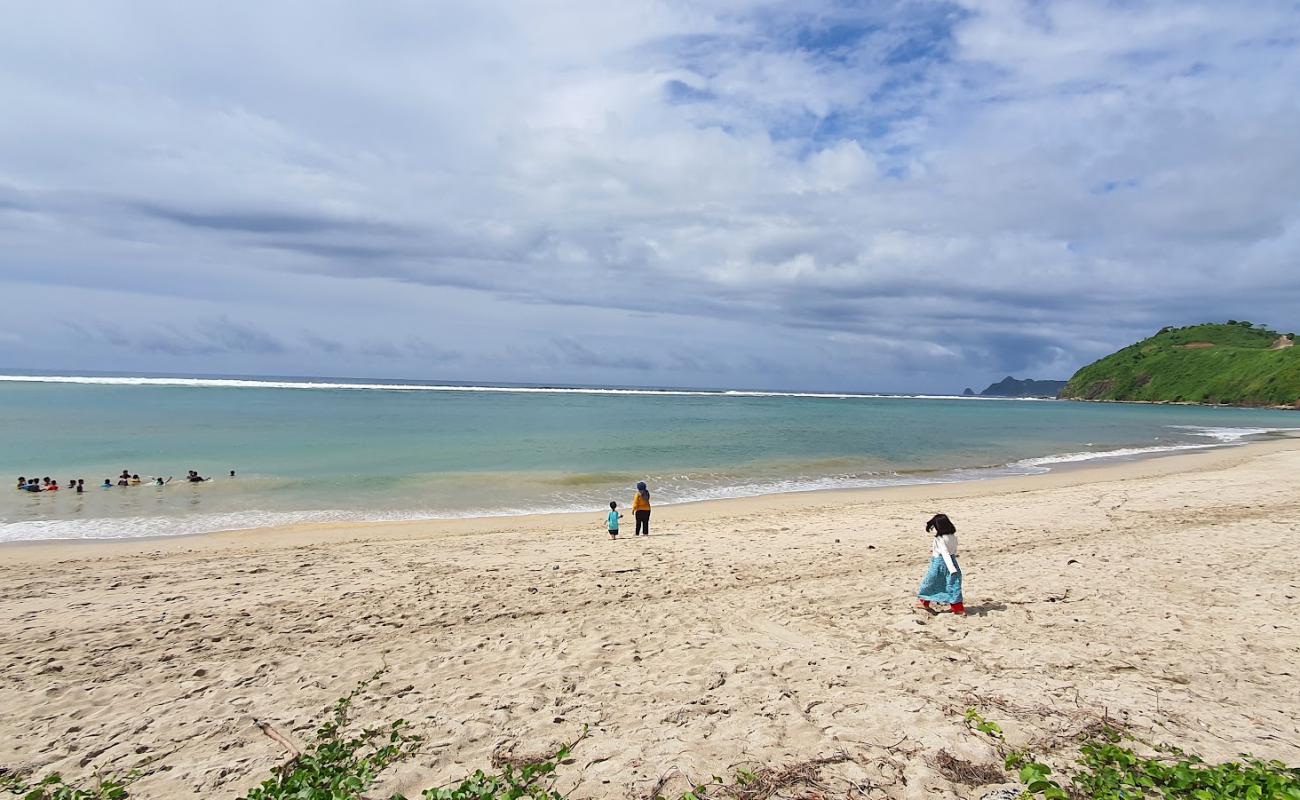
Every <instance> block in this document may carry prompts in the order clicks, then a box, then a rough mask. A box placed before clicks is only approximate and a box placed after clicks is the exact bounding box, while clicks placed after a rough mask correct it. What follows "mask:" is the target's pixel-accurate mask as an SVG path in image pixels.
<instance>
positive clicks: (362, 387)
mask: <svg viewBox="0 0 1300 800" xmlns="http://www.w3.org/2000/svg"><path fill="white" fill-rule="evenodd" d="M0 382H9V383H65V384H85V385H91V386H170V387H182V388H199V387H204V388H227V389H308V390H310V389H315V390H318V391H321V390H335V389H346V390H356V391H392V392H498V393H504V394H589V395H636V396H642V397H809V398H824V399H835V400H850V399H865V400H891V399H892V400H993V401H998V400H1000V401H1006V400H1015V401H1044V402H1047V401H1046V400H1045V399H1044V398H1040V397H979V396H974V397H972V396H963V395H946V394H865V393H863V394H857V393H849V392H760V391H750V390H744V389H732V390H720V391H713V392H710V391H703V390H692V389H600V388H582V387H566V386H554V387H552V386H449V385H446V384H434V385H429V384H420V383H334V382H325V381H273V380H266V381H262V380H246V379H241V378H133V377H86V376H79V375H0Z"/></svg>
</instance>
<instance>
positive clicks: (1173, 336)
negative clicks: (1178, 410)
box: [1060, 320, 1300, 408]
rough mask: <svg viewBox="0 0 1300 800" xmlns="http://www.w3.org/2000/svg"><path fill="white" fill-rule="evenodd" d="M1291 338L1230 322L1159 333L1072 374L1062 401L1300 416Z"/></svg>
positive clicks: (1298, 362) (1297, 363)
mask: <svg viewBox="0 0 1300 800" xmlns="http://www.w3.org/2000/svg"><path fill="white" fill-rule="evenodd" d="M1294 344H1295V334H1292V333H1278V332H1277V331H1273V330H1269V329H1268V328H1267V327H1265V326H1263V325H1252V324H1251V323H1250V322H1244V321H1238V320H1229V321H1228V322H1227V323H1224V324H1217V323H1210V324H1205V325H1190V326H1187V327H1184V328H1174V327H1166V328H1162V329H1161V330H1160V331H1159V332H1157V333H1156V334H1155V335H1154V336H1151V337H1149V338H1147V339H1143V340H1142V341H1140V342H1137V343H1136V344H1131V345H1129V346H1128V347H1125V348H1124V349H1122V350H1120V351H1118V352H1116V353H1112V354H1111V355H1108V356H1106V357H1105V358H1103V359H1101V360H1099V361H1096V362H1094V363H1092V364H1089V365H1088V366H1086V367H1084V368H1083V369H1081V370H1079V371H1078V372H1076V373H1075V374H1074V377H1073V378H1071V379H1070V381H1069V383H1067V384H1066V386H1065V388H1064V389H1063V390H1061V395H1060V396H1061V397H1062V398H1065V399H1072V400H1126V401H1141V402H1151V403H1210V404H1215V405H1239V406H1285V407H1289V408H1300V348H1296V347H1294V346H1293V345H1294Z"/></svg>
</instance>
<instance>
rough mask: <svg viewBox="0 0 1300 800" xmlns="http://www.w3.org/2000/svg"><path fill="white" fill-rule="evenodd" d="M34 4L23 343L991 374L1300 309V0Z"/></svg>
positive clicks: (893, 380)
mask: <svg viewBox="0 0 1300 800" xmlns="http://www.w3.org/2000/svg"><path fill="white" fill-rule="evenodd" d="M10 18H11V19H10V22H11V23H12V24H9V25H6V26H5V27H4V28H3V29H0V103H3V106H4V108H5V123H4V124H0V310H3V312H4V314H5V317H6V327H7V328H8V329H12V330H18V331H21V332H23V341H24V342H25V343H28V342H33V341H36V342H37V343H36V344H35V345H33V346H31V347H25V348H24V353H23V357H24V358H29V357H30V358H35V359H38V360H39V361H40V362H41V363H36V364H33V363H19V362H18V361H15V362H14V364H13V365H14V366H43V365H50V366H54V367H59V368H83V369H84V368H106V367H105V365H106V364H107V365H119V364H120V365H122V368H123V369H158V370H171V371H199V372H217V371H231V372H243V373H250V372H276V373H286V372H292V371H294V370H295V369H303V370H306V371H310V372H314V373H317V374H331V373H342V374H372V375H382V374H390V375H410V376H423V375H428V374H430V369H431V368H430V367H429V365H430V364H431V363H436V365H437V366H436V370H435V372H436V374H437V376H441V377H449V378H455V377H462V376H463V377H470V378H475V379H490V378H498V379H504V380H510V379H518V380H529V379H532V378H536V379H539V380H570V381H575V382H599V381H601V380H607V381H610V382H645V383H656V384H668V383H677V384H697V385H698V384H709V385H716V384H719V383H721V384H724V385H735V386H741V385H744V386H824V387H828V388H829V387H837V388H865V389H900V390H905V389H929V390H940V389H948V390H951V389H953V388H960V385H965V384H967V383H971V384H978V383H982V382H983V378H985V377H988V376H993V377H1000V376H1001V375H1002V374H1004V373H1005V372H1007V371H1014V372H1017V373H1018V374H1030V373H1033V376H1034V377H1059V376H1062V375H1063V374H1064V373H1065V372H1068V371H1069V370H1070V369H1071V368H1073V367H1074V366H1077V365H1078V364H1079V363H1080V362H1081V361H1085V360H1088V359H1090V358H1092V357H1095V356H1097V355H1100V354H1102V353H1103V352H1105V351H1106V350H1107V349H1109V348H1111V347H1114V346H1118V345H1121V344H1124V343H1126V340H1128V339H1130V338H1132V337H1133V336H1136V335H1140V334H1145V333H1149V332H1150V331H1152V330H1155V329H1156V328H1158V327H1160V326H1161V325H1163V324H1168V323H1185V322H1191V321H1197V320H1200V319H1207V318H1219V317H1224V318H1226V317H1228V316H1237V317H1241V316H1247V317H1249V318H1251V319H1259V320H1266V321H1269V322H1271V323H1274V324H1275V325H1277V326H1280V327H1289V328H1294V327H1300V326H1298V325H1297V324H1296V323H1297V321H1296V319H1295V317H1294V314H1295V312H1294V309H1295V308H1296V307H1297V304H1296V301H1297V300H1300V297H1298V296H1297V295H1300V284H1297V282H1296V281H1295V280H1294V278H1292V277H1291V272H1292V271H1293V270H1294V266H1295V263H1296V256H1297V254H1298V252H1300V233H1298V231H1300V189H1297V186H1300V151H1298V150H1297V149H1296V148H1295V146H1294V142H1295V141H1296V140H1297V139H1298V138H1300V98H1298V97H1297V95H1296V93H1295V92H1294V86H1296V85H1300V12H1298V11H1297V10H1296V8H1295V6H1294V4H1291V3H1284V2H1259V3H1252V4H1250V5H1249V6H1231V7H1230V6H1227V5H1224V4H1219V3H1212V2H1173V0H1164V1H1161V2H1145V3H1103V2H1063V1H1061V0H1056V1H1055V2H1012V1H1010V0H1008V1H1005V2H994V1H992V0H989V1H988V2H963V3H960V4H953V5H945V4H942V3H930V2H907V1H906V0H900V2H897V3H889V4H873V5H871V6H870V7H869V8H866V9H854V8H851V7H847V6H844V5H841V4H838V3H830V2H829V1H828V2H826V3H824V4H815V5H812V6H805V5H801V6H800V7H799V8H798V9H792V7H789V6H786V5H782V4H771V5H767V4H762V3H749V2H741V1H740V0H735V1H734V2H730V1H729V2H717V3H711V4H678V3H663V2H628V3H615V4H609V3H595V2H590V3H585V2H584V3H573V4H566V5H565V6H563V7H557V6H555V5H554V4H544V5H543V4H531V3H504V2H502V3H480V4H471V5H463V4H444V3H415V2H412V3H399V4H390V5H386V6H384V7H382V8H371V7H364V8H363V7H360V6H347V5H324V6H322V5H320V4H315V3H305V2H304V3H284V4H276V5H275V6H268V7H254V6H248V7H229V6H228V5H217V4H203V3H193V4H179V5H177V4H169V3H161V2H157V3H130V4H127V3H113V2H97V3H83V4H79V5H75V6H74V5H68V4H59V5H57V6H52V5H49V4H47V5H43V6H41V5H32V6H28V7H25V8H22V9H19V10H16V11H13V12H11V14H10ZM87 318H90V320H91V321H93V322H95V324H96V325H98V326H99V327H91V328H85V329H84V330H83V331H82V332H80V333H78V332H77V331H76V330H75V329H73V328H69V327H67V326H65V325H62V324H61V323H62V322H66V321H80V322H85V321H86V320H87ZM223 320H224V322H225V325H226V327H225V328H222V327H221V326H222V322H223ZM187 323H193V324H192V325H191V326H190V327H189V328H187V327H186V325H187ZM1099 324H1100V325H1101V327H1100V328H1099ZM115 326H116V327H117V328H122V329H124V330H125V332H124V333H121V334H120V335H118V334H115V335H114V336H111V337H106V336H99V335H98V334H94V333H93V331H97V330H98V331H102V330H115V329H116V328H115ZM214 326H215V327H214ZM28 331H38V332H40V334H41V335H40V336H38V337H35V338H32V337H29V336H28V335H27V332H28ZM169 331H172V332H175V331H184V333H183V334H175V335H174V336H173V338H174V339H176V340H177V341H179V342H180V343H179V344H177V345H175V346H170V347H161V348H150V347H142V346H141V345H140V343H141V342H144V341H149V340H150V339H151V337H155V336H158V335H162V336H164V337H166V335H167V332H169ZM232 332H233V333H232ZM521 342H526V343H527V346H526V347H524V346H521V344H520V343H521ZM272 343H274V344H272ZM401 343H406V344H404V345H403V344H401ZM632 353H634V355H629V354H632ZM846 365H847V366H848V367H849V369H846ZM107 368H112V367H111V366H110V367H107ZM538 370H545V371H546V373H545V374H539V373H538ZM1044 371H1050V373H1051V374H1047V373H1046V372H1044ZM449 372H454V373H455V374H449ZM471 373H473V374H471ZM958 384H960V385H958Z"/></svg>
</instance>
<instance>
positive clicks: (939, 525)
mask: <svg viewBox="0 0 1300 800" xmlns="http://www.w3.org/2000/svg"><path fill="white" fill-rule="evenodd" d="M925 530H926V532H927V533H929V532H931V531H933V532H934V535H935V536H948V535H950V534H954V533H956V532H957V526H956V525H953V524H952V520H950V519H948V515H947V514H935V515H934V516H933V517H930V521H929V522H927V523H925Z"/></svg>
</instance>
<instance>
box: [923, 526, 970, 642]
mask: <svg viewBox="0 0 1300 800" xmlns="http://www.w3.org/2000/svg"><path fill="white" fill-rule="evenodd" d="M925 530H926V532H927V533H933V534H934V543H933V545H932V546H931V548H930V568H929V569H928V570H926V571H925V577H924V578H922V579H921V588H920V589H918V590H917V591H916V596H917V601H916V607H917V608H924V609H925V610H926V611H932V610H933V609H932V608H930V604H931V603H947V604H948V607H949V610H950V611H952V613H954V614H957V615H958V616H963V617H964V616H966V606H965V605H963V604H962V596H961V567H960V566H958V564H957V526H956V525H953V524H952V520H950V519H948V517H947V515H945V514H935V515H934V516H933V517H931V518H930V521H929V522H927V523H925Z"/></svg>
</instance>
